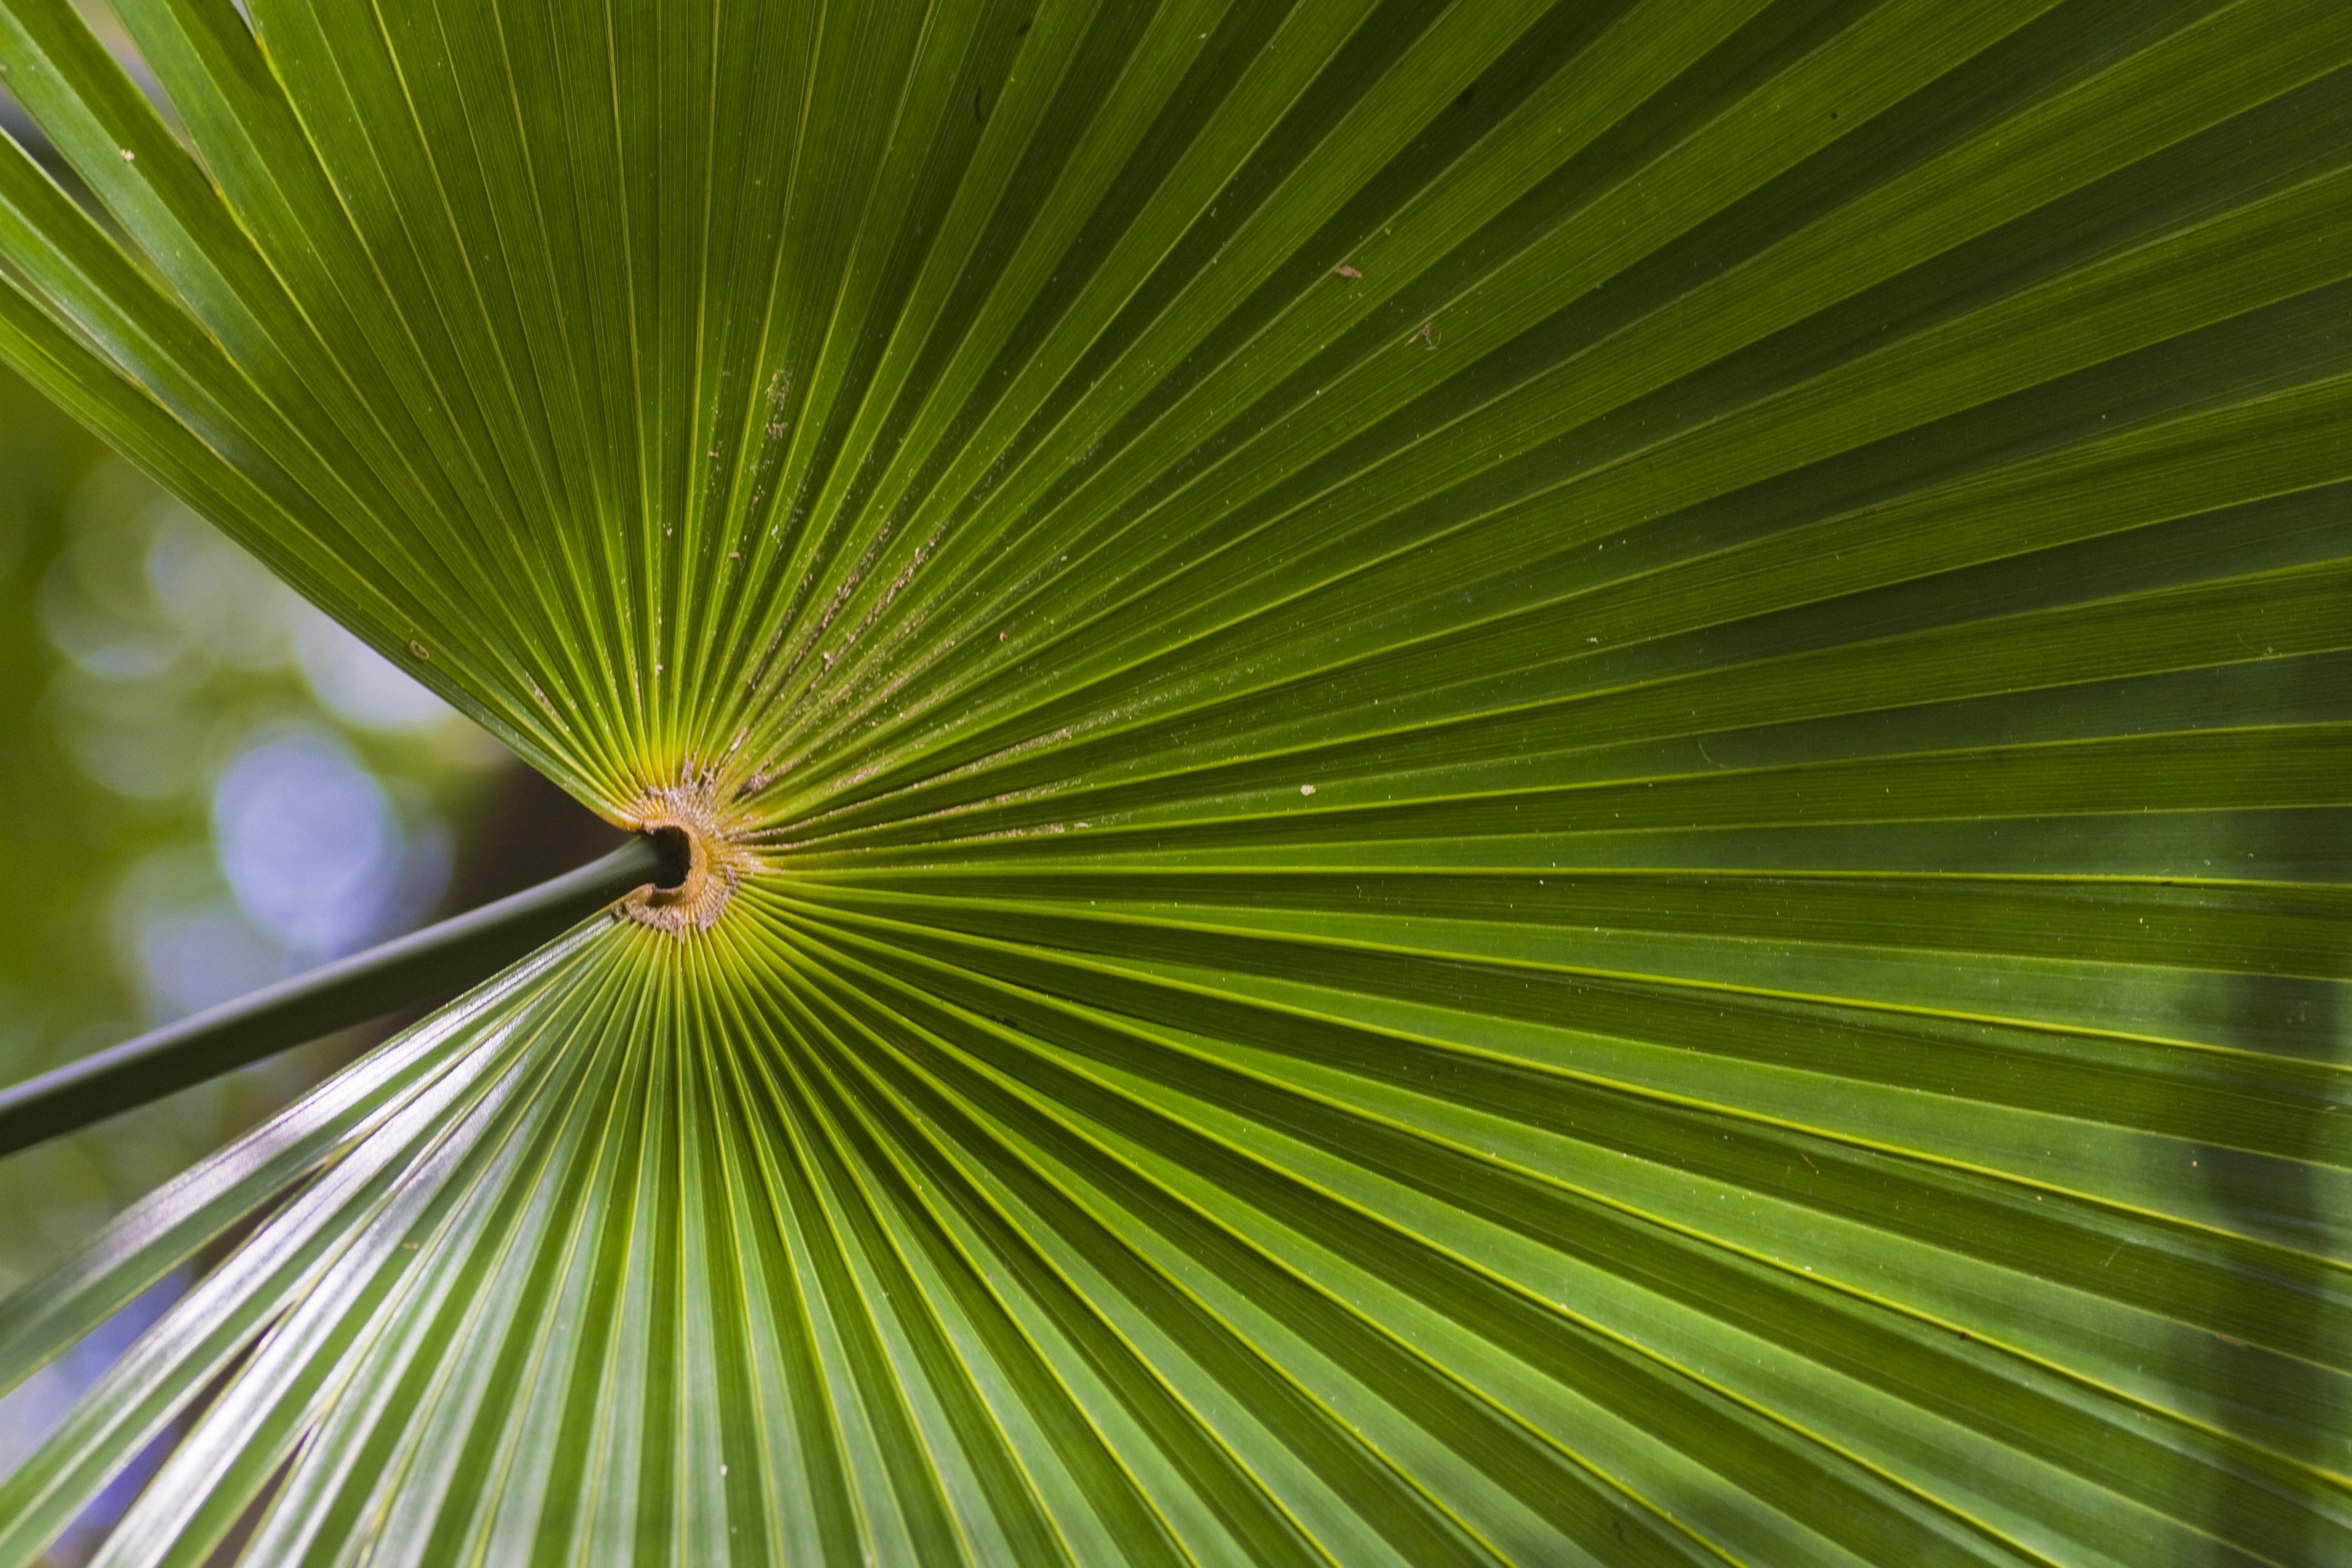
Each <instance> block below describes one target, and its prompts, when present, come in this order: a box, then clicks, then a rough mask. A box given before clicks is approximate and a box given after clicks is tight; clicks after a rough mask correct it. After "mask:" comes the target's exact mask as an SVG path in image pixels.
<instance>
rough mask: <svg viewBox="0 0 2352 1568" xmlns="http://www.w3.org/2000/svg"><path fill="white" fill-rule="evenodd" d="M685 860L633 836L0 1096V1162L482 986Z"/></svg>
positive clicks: (678, 845)
mask: <svg viewBox="0 0 2352 1568" xmlns="http://www.w3.org/2000/svg"><path fill="white" fill-rule="evenodd" d="M683 851H684V845H683V841H682V839H681V838H680V837H679V836H677V835H676V834H665V835H652V834H646V835H640V836H638V837H635V838H632V839H631V840H630V841H629V842H628V843H627V844H625V845H623V846H622V847H620V848H618V849H615V850H614V851H613V853H611V854H610V855H607V856H605V857H604V858H602V859H599V860H594V861H591V862H590V863H589V864H587V865H585V866H583V867H581V868H578V869H577V870H572V871H567V872H565V873H564V874H563V875H562V876H560V877H555V878H552V879H549V880H547V881H545V882H541V884H540V885H539V886H538V887H536V888H530V889H526V890H524V891H522V892H520V893H516V894H514V895H513V896H512V897H509V898H504V899H500V900H498V901H497V902H495V903H488V904H484V905H483V906H482V907H481V908H479V909H478V910H467V911H466V912H465V913H464V914H462V915H457V916H454V917H452V918H451V919H448V920H446V921H442V922H441V923H440V924H438V925H433V926H427V927H425V929H424V930H423V931H411V932H410V933H409V934H408V935H406V936H404V937H396V938H394V940H393V941H391V942H385V943H383V945H382V946H380V947H374V948H371V949H369V950H368V951H367V952H359V953H353V954H352V956H351V957H349V958H342V959H337V960H336V961H335V962H334V963H329V964H324V965H321V966H320V967H319V968H317V969H314V970H311V971H310V973H307V974H298V975H296V976H294V977H293V978H292V979H290V980H281V981H279V982H278V984H275V985H268V986H264V987H263V988H262V989H260V990H258V991H255V992H251V993H249V994H247V995H244V996H240V997H238V998H236V1000H235V1001H232V1002H224V1003H222V1004H221V1005H218V1006H216V1007H208V1008H206V1009H205V1010H204V1011H203V1012H201V1013H196V1014H193V1015H191V1016H188V1017H185V1018H182V1019H180V1020H179V1021H178V1022H176V1023H172V1024H166V1025H164V1026H163V1027H162V1028H160V1029H152V1030H150V1031H148V1032H147V1033H146V1034H143V1035H141V1036H139V1037H137V1038H135V1039H130V1040H125V1041H123V1042H122V1043H121V1045H119V1046H110V1047H107V1048H106V1049H105V1050H102V1051H98V1052H95V1053H93V1054H92V1055H90V1056H87V1057H84V1058H82V1059H81V1060H79V1061H77V1062H71V1063H68V1065H66V1066H64V1067H61V1068H58V1069H56V1070H55V1071H53V1072H47V1073H43V1074H42V1075H41V1076H40V1077H38V1078H35V1079H26V1081H25V1082H23V1083H19V1084H16V1085H13V1086H11V1087H10V1088H8V1089H0V1155H7V1154H13V1153H15V1152H16V1151H18V1150H20V1149H26V1148H29V1147H31V1146H32V1145H33V1144H35V1143H39V1142H44V1141H46V1140H47V1139H51V1138H55V1137H58V1136H60V1135H61V1134H63V1133H67V1132H71V1131H75V1130H77V1129H79V1128H82V1127H87V1126H89V1124H90V1123H91V1122H93V1121H103V1120H105V1119H106V1118H107V1117H110V1116H112V1115H114V1114H115V1113H116V1112H118V1111H123V1110H131V1108H132V1107H134V1106H140V1105H145V1104H146V1103H148V1102H149V1101H150V1100H161V1099H162V1098H163V1097H164V1096H165V1095H167V1094H171V1093H173V1092H175V1091H177V1090H179V1089H186V1088H188V1087H189V1086H190V1085H192V1084H197V1083H202V1082H203V1081H205V1079H209V1078H215V1077H217V1076H219V1075H220V1074H222V1073H225V1072H227V1071H229V1070H230V1069H231V1068H240V1067H243V1066H245V1065H246V1064H247V1063H248V1062H255V1061H258V1060H260V1059H261V1058H263V1057H267V1056H272V1055H275V1054H276V1053H277V1052H278V1051H282V1050H285V1049H287V1048H288V1047H292V1046H299V1045H300V1044H301V1043H302V1042H304V1041H305V1040H315V1039H317V1038H319V1037H320V1036H322V1035H331V1034H332V1033H334V1032H335V1031H336V1030H338V1029H346V1028H349V1027H351V1026H352V1025H354V1024H363V1023H365V1022H367V1021H368V1020H369V1019H371V1018H375V1017H380V1016H383V1015H384V1014H386V1013H389V1012H392V1011H393V1010H394V1009H395V1008H399V1007H404V1006H406V1005H410V1004H411V1003H415V1002H421V1001H424V1000H425V999H426V998H428V997H434V996H439V995H445V994H449V993H451V992H454V991H457V990H461V989H463V988H464V987H466V986H468V985H471V984H475V983H476V982H478V981H480V980H484V979H487V978H488V976H490V975H491V974H493V973H497V972H498V971H499V970H500V969H502V968H504V967H505V966H506V965H507V964H509V963H513V962H514V961H515V960H516V959H518V958H520V957H521V956H523V954H525V953H527V952H530V950H531V949H533V948H535V947H537V946H539V945H540V944H541V942H546V941H547V940H548V939H549V938H551V937H553V936H554V935H556V934H557V933H558V932H560V931H563V930H564V929H565V928H566V927H568V926H571V925H572V924H574V923H575V922H577V921H580V920H581V919H583V917H585V916H587V915H589V914H591V913H593V912H594V911H595V910H598V909H600V908H602V907H603V906H604V905H606V904H609V903H611V902H612V901H613V900H615V899H618V898H620V897H621V896H622V895H623V894H625V893H627V892H629V891H630V890H632V889H635V888H638V887H642V886H644V885H645V884H646V883H648V882H651V883H653V884H655V885H656V886H657V887H671V886H675V885H676V884H677V881H678V880H679V879H680V877H681V876H682V874H683V871H684V866H683V859H684V853H683Z"/></svg>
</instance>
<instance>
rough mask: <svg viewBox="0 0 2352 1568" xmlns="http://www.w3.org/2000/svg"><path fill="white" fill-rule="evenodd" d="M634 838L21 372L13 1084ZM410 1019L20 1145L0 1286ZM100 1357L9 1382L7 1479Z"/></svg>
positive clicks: (2, 559) (0, 1437)
mask: <svg viewBox="0 0 2352 1568" xmlns="http://www.w3.org/2000/svg"><path fill="white" fill-rule="evenodd" d="M617 837H618V836H617V835H616V834H614V831H613V830H612V829H610V828H607V827H606V826H604V824H602V823H601V822H599V821H597V820H596V819H595V818H594V817H593V816H590V815H589V814H588V813H587V812H586V811H584V810H583V809H582V808H581V807H580V806H578V805H575V804H573V803H572V801H571V800H570V799H569V797H567V796H565V795H562V793H561V792H559V791H557V790H556V789H554V788H553V786H551V785H550V784H546V783H545V782H544V781H542V780H541V779H540V778H539V777H538V775H537V774H535V773H530V771H529V770H527V769H525V768H522V767H521V766H520V765H519V764H518V763H515V762H514V761H513V760H512V759H511V758H510V757H509V754H508V753H507V752H505V750H504V749H503V748H502V747H500V746H499V743H498V742H496V741H494V740H492V739H491V738H490V737H489V736H488V735H487V734H485V733H484V732H482V731H480V730H478V728H476V727H475V726H474V725H473V724H472V723H471V722H469V721H467V720H465V719H464V718H462V717H460V716H459V715H458V714H457V713H456V712H455V711H454V710H451V709H449V708H448V707H447V706H446V705H445V704H443V703H442V702H441V701H440V700H438V699H437V698H435V697H433V696H432V695H430V694H429V693H427V692H426V691H425V689H423V688H422V687H419V686H417V685H416V684H415V682H414V681H412V680H410V679H408V677H407V676H405V675H404V674H402V673H401V672H400V671H399V670H397V669H396V668H394V667H393V666H392V665H390V664H389V663H387V662H386V661H385V660H383V658H380V657H379V656H378V655H376V654H375V653H374V652H373V650H371V649H369V648H368V647H365V646H364V645H362V643H360V642H359V641H358V640H357V639H356V638H354V637H352V636H351V635H350V634H349V633H347V632H345V631H343V630H342V629H341V627H340V626H336V625H335V624H334V623H333V622H332V621H331V620H329V619H327V618H326V617H325V616H322V615H320V613H319V612H317V611H315V610H313V609H311V608H310V606H309V605H307V604H305V603H304V602H303V601H302V600H301V599H299V597H297V596H296V595H294V594H293V593H292V592H291V591H290V590H289V589H287V588H285V587H284V586H283V585H281V584H279V583H278V581H277V580H276V579H275V578H273V577H271V576H270V575H269V574H268V573H266V572H265V571H263V570H262V568H261V567H260V566H259V565H257V563H255V562H254V561H253V560H252V559H251V558H250V557H249V556H247V555H246V554H245V553H244V552H242V551H241V550H239V549H238V548H237V547H236V545H234V544H232V543H230V542H229V541H228V540H227V539H226V538H225V537H224V536H223V535H221V534H220V533H219V532H218V531H215V529H213V528H212V527H211V526H210V525H209V524H207V523H206V522H205V521H203V520H202V519H200V518H198V517H197V516H196V515H195V514H194V513H193V512H191V511H190V510H187V509H186V508H185V507H184V506H182V505H180V504H179V503H178V502H177V501H175V500H173V499H172V498H171V497H170V496H168V495H167V494H165V493H164V492H163V491H162V490H161V489H158V488H157V487H156V486H154V485H153V484H152V483H151V482H150V481H149V480H147V479H144V478H142V476H140V475H139V474H138V473H137V472H136V471H134V470H133V469H132V468H131V467H130V466H129V465H128V464H126V463H124V462H123V461H122V460H121V458H117V457H115V456H114V455H112V454H111V453H110V452H109V451H108V450H107V449H106V448H105V447H103V446H102V445H100V443H99V442H98V441H97V440H96V439H95V438H93V437H90V436H89V435H88V434H86V433H85V432H83V431H82V430H81V429H80V428H79V427H78V426H75V425H74V424H73V423H72V422H71V421H69V420H68V419H67V418H66V417H65V416H63V415H61V414H59V413H58V412H57V411H56V410H54V409H53V408H51V407H50V406H49V405H47V404H46V403H45V402H44V401H43V400H42V399H41V398H40V397H39V396H38V395H36V394H35V393H33V392H32V391H31V390H30V389H29V388H27V387H26V385H24V384H22V383H21V382H18V381H16V380H15V379H14V378H13V377H9V376H7V375H5V373H0V864H5V866H6V867H7V868H8V882H9V884H10V888H11V896H9V897H8V898H6V899H5V900H0V1082H10V1083H13V1082H16V1081H17V1080H19V1079H25V1078H28V1077H30V1076H32V1075H34V1074H36V1073H38V1072H41V1071H43V1070H46V1069H47V1068H52V1067H55V1066H57V1065H58V1064H60V1063H62V1062H66V1061H68V1060H70V1059H72V1058H76V1057H79V1056H82V1055H84V1054H86V1053H88V1052H89V1051H92V1050H96V1049H98V1048H99V1047H103V1046H107V1045H110V1044H112V1043H113V1042H115V1041H117V1040H120V1039H122V1038H125V1037H129V1036H131V1035H133V1034H135V1033H137V1032H139V1031H140V1030H142V1029H143V1028H147V1027H150V1026H153V1025H156V1024H160V1023H163V1022H166V1021H168V1020H170V1019H172V1018H174V1017H177V1016H181V1015H183V1014H184V1013H187V1012H190V1011H193V1010H194V1009H196V1008H198V1007H202V1006H205V1005H210V1004H212V1003H215V1002H218V1001H222V1000H225V999H226V998H228V997H231V996H235V995H237V994H242V993H244V992H246V991H247V990H250V989H252V988H253V987H255V986H257V985H260V984H267V983H268V982H269V981H271V980H274V979H277V978H278V977H279V976H281V975H284V974H289V973H295V972H297V971H299V970H301V969H303V968H306V967H309V966H310V965H311V964H314V963H319V962H320V961H322V960H324V959H328V958H331V957H335V956H337V955H339V954H341V953H343V952H352V951H354V950H356V949H359V948H362V947H365V946H368V945H370V944H372V943H373V942H378V941H381V940H383V938H385V937H388V936H391V935H394V934H395V933H396V932H398V931H403V930H406V929H410V928H412V927H414V926H415V925H416V924H419V923H421V922H423V921H428V920H431V919H434V918H436V917H437V916H438V915H440V914H443V913H446V912H452V911H454V910H458V909H463V908H469V907H471V906H473V905H475V904H477V903H480V902H482V901H484V900H488V899H490V898H495V897H497V896H499V895H500V894H502V893H505V892H509V891H512V890H514V889H518V888H520V887H525V886H528V885H530V883H532V882H534V881H537V880H540V879H542V878H544V877H547V876H551V875H553V874H554V873H555V872H557V871H561V870H563V869H565V868H569V867H571V866H573V865H577V864H579V863H580V862H581V861H583V860H584V859H587V858H591V857H593V855H596V854H598V853H601V852H602V851H603V850H604V848H606V847H610V846H611V845H612V844H613V843H614V842H617ZM395 1022H396V1021H395ZM385 1027H386V1026H375V1027H373V1028H371V1029H366V1030H357V1031H352V1033H351V1034H350V1035H348V1036H345V1037H337V1038H333V1039H330V1040H325V1041H321V1042H319V1043H317V1044H315V1045H312V1046H309V1047H303V1048H301V1049H299V1050H297V1051H294V1052H290V1053H288V1054H287V1055H286V1056H283V1057H280V1058H275V1059H273V1060H271V1061H268V1062H264V1063H260V1064H258V1065H257V1066H255V1067H253V1068H247V1069H245V1070H244V1071H241V1072H238V1073H235V1074H232V1075H230V1076H229V1077H227V1078H225V1079H220V1080H217V1081H215V1082H214V1083H211V1084H207V1085H205V1086H202V1087H200V1088H197V1089H190V1090H188V1091H186V1092H184V1093H182V1094H180V1095H177V1096H175V1097H173V1098H172V1099H170V1100H165V1101H163V1102H161V1103H159V1104H157V1105H154V1106H151V1107H148V1108H146V1109H144V1110H139V1111H134V1112H131V1113H129V1114H126V1115H123V1116H121V1117H118V1118H116V1119H114V1120H113V1121H110V1122H107V1123H104V1124H102V1125H100V1126H99V1127H96V1128H93V1129H91V1130H89V1131H86V1132H83V1133H79V1134H77V1135H75V1136H72V1137H68V1138H64V1139H60V1140H58V1142H54V1143H50V1144H47V1145H43V1146H41V1147H38V1148H35V1149H32V1150H28V1151H26V1152H22V1153H19V1154H16V1155H14V1156H12V1157H10V1158H8V1159H5V1160H0V1290H5V1289H11V1288H13V1287H15V1286H16V1284H18V1283H19V1282H21V1281H22V1280H24V1279H26V1277H28V1276H29V1275H31V1274H32V1273H33V1272H35V1271H36V1270H37V1269H39V1268H42V1267H43V1266H44V1265H45V1264H46V1263H47V1262H48V1261H49V1260H51V1259H54V1258H57V1257H58V1255H59V1254H60V1253H61V1252H62V1251H63V1250H64V1249H66V1248H67V1247H70V1246H72V1245H73V1244H74V1243H75V1242H76V1241H78V1240H79V1239H80V1238H82V1237H85V1236H87V1235H89V1233H90V1232H91V1231H92V1230H93V1229H94V1228H96V1227H97V1226H99V1225H100V1222H102V1221H103V1220H105V1219H106V1218H107V1217H108V1216H109V1215H111V1214H113V1213H114V1212H115V1211H116V1210H118V1209H119V1208H121V1206H122V1205H125V1204H127V1203H129V1202H131V1200H133V1199H135V1198H136V1197H138V1196H139V1195H140V1194H142V1193H143V1192H145V1191H146V1190H148V1189H149V1188H151V1187H152V1186H154V1185H155V1184H158V1183H160V1182H163V1181H164V1180H165V1179H167V1178H169V1177H170V1176H172V1175H173V1173H176V1172H178V1171H180V1170H182V1169H184V1167H185V1166H187V1165H188V1164H189V1163H191V1162H192V1161H194V1159H196V1158H197V1157H198V1156H200V1155H202V1154H203V1153H205V1152H207V1151H208V1150H211V1149H214V1148H215V1147H217V1146H219V1145H220V1144H221V1143H222V1142H224V1141H226V1139H228V1138H230V1137H232V1136H233V1135H235V1134H236V1132H238V1131H241V1130H242V1129H244V1128H246V1127H248V1126H250V1125H252V1124H253V1123H254V1122H255V1121H257V1120H259V1119H260V1118H262V1117H264V1116H266V1115H268V1113H269V1112H270V1111H272V1110H275V1109H276V1108H278V1106H280V1105H282V1104H283V1103H285V1102H286V1101H287V1100H289V1098H291V1097H292V1096H294V1095H296V1094H298V1093H299V1092H300V1091H301V1090H302V1089H304V1088H306V1087H307V1086H308V1085H310V1083H312V1082H315V1081H316V1080H317V1079H319V1078H320V1076H321V1075H322V1074H324V1073H326V1072H329V1071H331V1070H332V1069H333V1068H335V1067H336V1066H338V1065H340V1064H341V1062H343V1061H346V1060H348V1059H349V1058H351V1057H352V1055H353V1054H354V1053H355V1052H357V1051H358V1050H361V1049H362V1048H364V1047H365V1046H366V1045H367V1044H369V1043H371V1042H372V1041H373V1039H375V1038H379V1037H382V1035H383V1032H384V1029H385ZM160 1304H161V1303H160V1302H156V1303H151V1304H150V1308H149V1315H152V1308H153V1307H155V1306H160ZM133 1315H134V1316H136V1315H137V1314H133ZM131 1327H132V1325H131V1323H128V1322H126V1323H125V1324H124V1325H123V1328H124V1330H125V1332H124V1334H123V1335H122V1336H121V1337H123V1338H127V1337H128V1333H129V1331H130V1330H131ZM107 1349H108V1347H106V1346H100V1345H93V1346H91V1347H89V1350H90V1351H91V1352H92V1353H91V1354H90V1355H89V1356H86V1357H83V1358H81V1359H82V1360H84V1361H86V1362H89V1363H91V1364H89V1365H88V1366H85V1367H80V1368H76V1367H74V1366H73V1365H71V1364H67V1365H63V1366H60V1367H59V1368H54V1369H52V1371H51V1372H50V1373H44V1374H43V1376H42V1378H41V1379H37V1380H36V1383H35V1384H28V1385H26V1388H24V1389H20V1390H19V1391H17V1393H16V1394H14V1395H12V1396H10V1397H9V1398H8V1399H6V1400H5V1401H0V1470H5V1469H6V1468H9V1467H10V1466H11V1465H12V1464H13V1463H14V1462H15V1461H16V1458H18V1457H19V1456H20V1455H21V1453H22V1452H23V1451H25V1449H26V1448H27V1447H29V1446H30V1443H31V1441H32V1440H33V1438H34V1437H36V1436H37V1435H38V1433H39V1432H40V1431H41V1430H43V1429H45V1428H46V1427H47V1425H48V1423H49V1421H50V1420H51V1419H53V1418H54V1415H56V1414H58V1413H61V1411H62V1409H63V1406H64V1404H65V1403H66V1402H67V1401H68V1400H69V1399H70V1397H71V1396H72V1394H74V1393H76V1392H78V1391H79V1386H80V1385H81V1384H84V1383H86V1382H87V1380H88V1378H89V1376H90V1375H94V1373H96V1371H98V1370H99V1369H100V1368H101V1367H102V1366H103V1364H104V1363H105V1361H106V1360H109V1359H110V1355H109V1354H107V1353H106V1352H107ZM49 1384H55V1386H48V1385H49Z"/></svg>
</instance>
